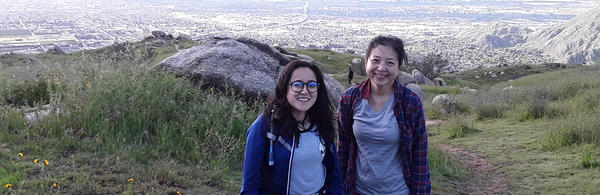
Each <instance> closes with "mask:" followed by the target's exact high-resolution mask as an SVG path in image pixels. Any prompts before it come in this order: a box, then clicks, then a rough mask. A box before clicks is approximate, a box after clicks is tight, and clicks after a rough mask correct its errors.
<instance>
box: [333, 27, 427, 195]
mask: <svg viewBox="0 0 600 195" xmlns="http://www.w3.org/2000/svg"><path fill="white" fill-rule="evenodd" d="M365 58H366V59H365V69H366V72H367V80H366V81H364V82H362V83H361V84H360V85H359V86H354V87H351V88H349V89H348V90H346V92H344V94H343V95H342V98H341V99H340V104H339V107H338V115H339V118H338V125H339V126H338V131H339V132H338V136H339V137H338V157H339V159H340V167H341V170H342V177H343V179H344V193H345V194H429V193H431V180H430V174H429V159H428V149H427V128H426V127H425V115H424V111H423V104H422V103H421V99H420V98H419V96H418V95H417V94H415V93H414V92H413V91H411V90H410V89H408V88H406V87H405V86H403V85H402V84H401V83H400V82H399V81H398V80H396V76H397V75H398V74H399V72H400V69H399V68H400V66H401V65H402V64H404V63H406V61H407V57H406V52H405V50H404V43H403V42H402V40H401V39H399V38H397V37H394V36H378V37H375V38H374V39H372V40H371V42H370V43H369V47H368V49H367V55H366V57H365Z"/></svg>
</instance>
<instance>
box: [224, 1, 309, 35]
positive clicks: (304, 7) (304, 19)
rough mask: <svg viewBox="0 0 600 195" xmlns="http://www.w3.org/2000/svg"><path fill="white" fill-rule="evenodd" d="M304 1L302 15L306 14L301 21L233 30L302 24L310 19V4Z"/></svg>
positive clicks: (249, 30)
mask: <svg viewBox="0 0 600 195" xmlns="http://www.w3.org/2000/svg"><path fill="white" fill-rule="evenodd" d="M303 2H304V6H302V15H304V16H303V17H302V19H301V20H299V21H294V22H289V23H284V24H274V25H268V26H263V27H258V28H248V29H245V30H241V31H237V32H235V31H233V32H234V33H237V34H240V33H241V32H251V31H256V30H262V29H266V28H273V27H281V26H289V25H297V24H302V23H304V22H306V21H308V6H309V2H308V1H303Z"/></svg>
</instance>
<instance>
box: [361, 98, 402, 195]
mask: <svg viewBox="0 0 600 195" xmlns="http://www.w3.org/2000/svg"><path fill="white" fill-rule="evenodd" d="M393 101H394V97H390V98H389V100H388V101H387V103H386V104H385V106H384V107H383V108H382V109H381V111H379V112H375V111H374V110H373V109H372V108H371V106H370V105H369V102H368V100H367V99H363V100H362V101H361V102H359V104H358V105H357V106H356V107H355V108H354V116H353V119H354V123H353V124H352V128H353V131H354V132H353V133H354V136H355V137H356V143H357V144H358V156H357V158H356V165H357V168H356V173H357V174H356V175H357V179H356V189H357V191H358V192H359V193H360V194H394V195H397V194H408V193H409V190H408V188H407V187H406V182H405V181H404V175H403V173H402V158H401V156H400V147H399V146H400V131H399V130H398V122H397V121H396V117H395V116H394V110H393V109H392V108H393V103H394V102H393Z"/></svg>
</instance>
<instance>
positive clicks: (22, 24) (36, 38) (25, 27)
mask: <svg viewBox="0 0 600 195" xmlns="http://www.w3.org/2000/svg"><path fill="white" fill-rule="evenodd" d="M17 19H19V23H21V26H23V28H24V29H27V30H28V31H29V32H30V33H31V36H33V38H34V39H35V41H37V43H38V45H39V46H40V47H41V48H42V50H43V51H44V52H46V51H48V50H46V48H45V47H44V46H43V45H42V43H41V42H40V39H39V38H38V37H37V36H36V35H35V33H33V31H32V30H31V29H29V28H27V26H25V23H23V20H22V19H21V17H19V16H17Z"/></svg>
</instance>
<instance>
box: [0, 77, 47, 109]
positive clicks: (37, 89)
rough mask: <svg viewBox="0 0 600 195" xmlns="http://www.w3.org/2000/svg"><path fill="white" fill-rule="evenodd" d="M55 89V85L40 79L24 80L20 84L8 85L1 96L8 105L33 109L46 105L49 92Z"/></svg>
mask: <svg viewBox="0 0 600 195" xmlns="http://www.w3.org/2000/svg"><path fill="white" fill-rule="evenodd" d="M56 87H57V85H56V84H55V83H52V82H48V81H45V80H41V79H40V80H25V81H24V82H22V83H16V84H9V86H8V87H6V88H5V90H3V91H4V92H2V93H1V94H2V96H3V97H4V98H3V99H4V101H5V102H6V103H7V104H9V105H13V106H30V107H33V106H35V105H36V104H48V103H49V101H50V92H51V91H52V90H55V89H56Z"/></svg>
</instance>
